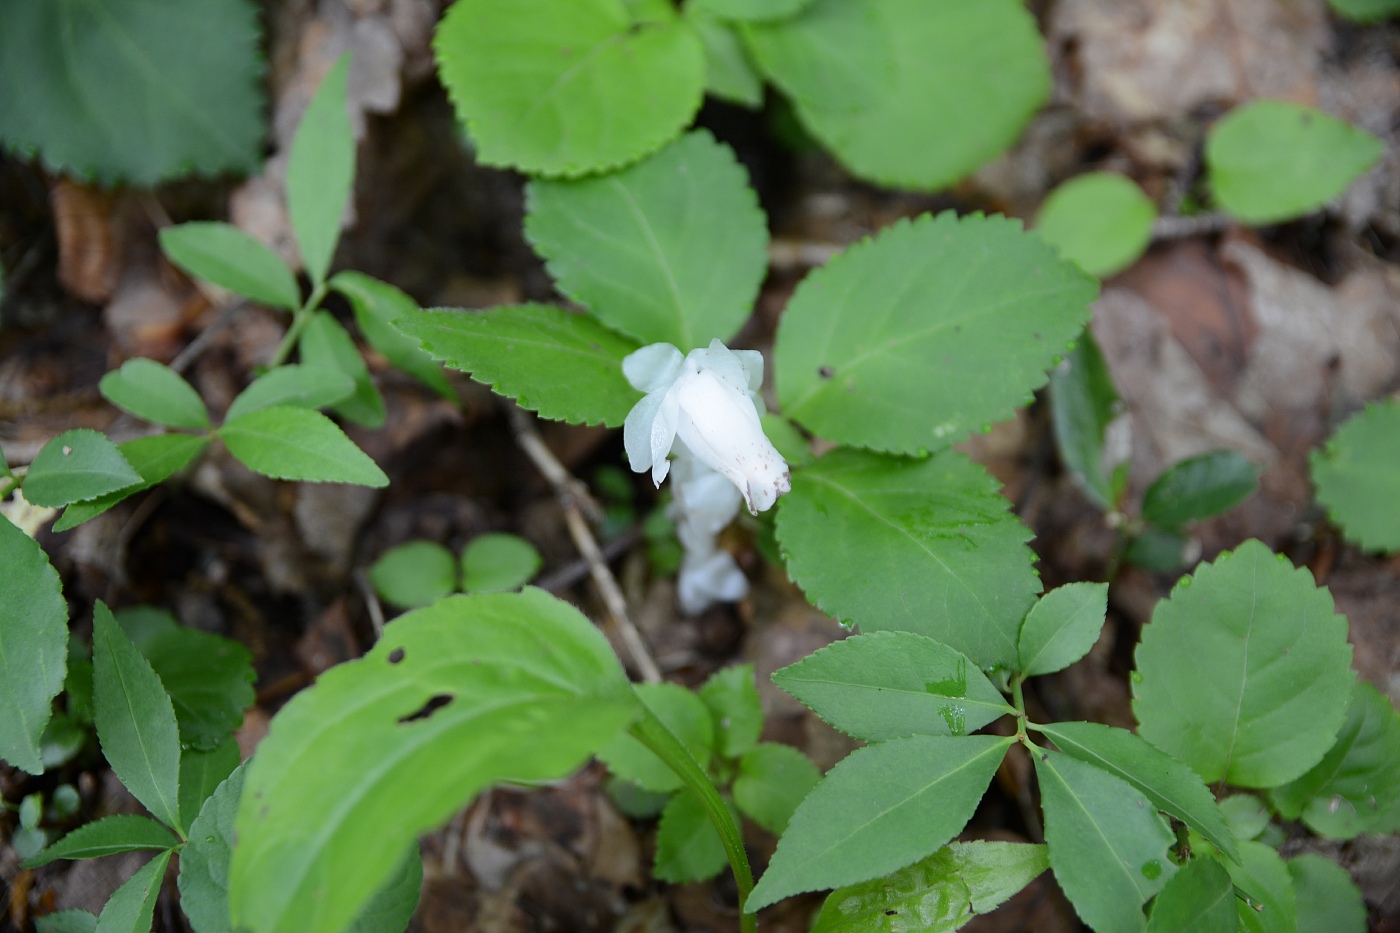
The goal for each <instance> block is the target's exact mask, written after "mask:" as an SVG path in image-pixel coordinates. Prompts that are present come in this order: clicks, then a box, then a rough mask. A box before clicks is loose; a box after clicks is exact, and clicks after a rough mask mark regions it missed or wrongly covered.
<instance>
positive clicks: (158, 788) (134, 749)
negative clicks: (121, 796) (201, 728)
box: [92, 601, 184, 830]
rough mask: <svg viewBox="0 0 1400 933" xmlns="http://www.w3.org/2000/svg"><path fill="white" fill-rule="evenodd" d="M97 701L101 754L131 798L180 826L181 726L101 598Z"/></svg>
mask: <svg viewBox="0 0 1400 933" xmlns="http://www.w3.org/2000/svg"><path fill="white" fill-rule="evenodd" d="M92 663H93V671H92V674H93V680H92V687H93V700H94V704H95V706H96V710H97V738H98V741H99V742H101V744H102V754H104V755H105V756H107V763H108V764H110V765H111V766H112V770H113V771H115V772H116V774H117V777H119V778H121V782H122V783H123V784H125V785H126V789H127V790H129V791H131V793H132V796H134V797H135V798H136V799H137V800H139V801H141V802H142V803H143V804H145V805H146V809H148V810H150V811H151V813H152V814H154V815H155V817H156V818H157V819H159V820H160V821H161V822H163V823H165V825H167V826H170V827H172V828H174V829H176V830H180V829H182V827H183V826H184V824H183V823H182V822H181V820H180V729H179V726H178V725H177V724H176V721H175V709H174V707H173V706H171V703H170V697H169V696H167V695H166V692H165V688H164V687H163V686H162V685H161V682H160V678H159V677H157V676H156V672H155V671H154V670H153V669H152V667H151V665H150V663H149V662H148V661H147V660H146V659H145V658H144V657H142V656H141V652H139V651H137V650H136V646H135V645H133V644H132V643H131V639H129V638H127V637H126V633H124V632H123V631H122V630H121V627H120V626H118V625H117V621H116V619H114V618H112V612H111V610H110V609H108V608H107V607H106V605H104V604H103V603H102V602H100V601H99V602H98V603H97V604H96V605H95V606H94V607H93V620H92Z"/></svg>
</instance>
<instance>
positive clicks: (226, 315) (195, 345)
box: [170, 295, 248, 373]
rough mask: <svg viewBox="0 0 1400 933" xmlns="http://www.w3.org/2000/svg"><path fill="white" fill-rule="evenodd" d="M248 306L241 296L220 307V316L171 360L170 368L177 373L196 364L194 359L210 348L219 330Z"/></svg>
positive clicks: (231, 321) (246, 300)
mask: <svg viewBox="0 0 1400 933" xmlns="http://www.w3.org/2000/svg"><path fill="white" fill-rule="evenodd" d="M205 297H206V298H207V297H208V296H207V295H206V296H205ZM246 307H248V299H246V298H239V299H238V300H237V301H232V302H230V303H228V304H226V305H224V306H223V307H222V308H220V309H219V314H218V316H217V317H215V318H214V320H213V321H211V322H210V323H209V326H208V327H206V328H204V330H202V331H200V332H199V334H198V335H196V336H195V338H194V339H193V340H191V341H190V342H189V344H188V345H187V346H186V347H185V349H183V350H181V351H180V352H179V354H178V355H177V356H176V357H175V359H173V360H171V361H170V368H171V369H173V370H175V371H176V372H177V373H183V372H184V371H185V370H187V369H189V368H190V366H192V365H194V361H195V360H197V359H199V357H200V355H201V354H202V353H204V351H205V350H207V349H209V344H210V343H212V342H213V340H214V338H215V337H216V336H218V333H219V331H221V330H223V329H224V328H225V327H227V326H228V325H229V324H231V323H233V319H234V318H236V317H237V316H238V315H239V314H241V313H242V312H243V309H244V308H246Z"/></svg>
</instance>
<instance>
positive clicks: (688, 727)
mask: <svg viewBox="0 0 1400 933" xmlns="http://www.w3.org/2000/svg"><path fill="white" fill-rule="evenodd" d="M635 689H636V692H637V699H639V700H641V701H642V703H644V704H646V707H647V709H649V710H651V711H652V712H653V713H655V714H656V718H657V719H659V720H661V722H662V724H663V725H665V726H666V728H667V729H670V730H671V733H672V734H673V735H674V736H675V737H676V738H677V739H679V740H680V742H681V744H682V745H684V746H685V747H686V749H687V750H688V751H689V752H690V754H691V756H692V757H694V758H695V761H696V763H697V764H699V765H700V767H701V768H705V767H707V766H708V765H709V763H710V758H711V756H712V755H713V754H714V744H715V733H714V725H713V724H712V723H711V721H710V711H709V709H708V708H707V707H706V706H705V703H704V701H703V700H701V699H700V698H699V697H698V696H696V695H695V694H693V693H691V692H690V691H689V690H687V689H685V688H684V687H682V686H680V685H679V684H670V683H659V684H637V686H636V688H635ZM598 759H599V760H600V761H602V762H603V764H605V765H607V766H608V768H609V770H611V771H612V772H613V774H615V775H617V776H618V777H620V778H622V779H623V780H625V781H633V782H635V783H637V784H640V785H641V786H642V788H643V789H645V790H649V791H657V792H662V793H665V792H670V791H675V790H679V789H680V788H681V787H682V786H683V782H682V780H681V777H680V775H678V774H676V772H675V771H673V770H672V769H671V766H670V765H668V764H666V762H664V761H662V760H661V759H660V758H659V757H657V755H656V753H654V752H652V751H651V750H650V749H648V748H647V747H646V746H645V745H643V744H642V743H641V742H640V741H638V740H637V739H636V738H634V737H633V736H632V735H630V734H629V733H626V732H619V733H618V734H616V735H614V736H613V737H612V738H611V739H609V740H608V741H607V742H606V743H605V744H603V745H602V746H600V747H599V748H598Z"/></svg>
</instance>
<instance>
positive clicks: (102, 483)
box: [24, 428, 141, 509]
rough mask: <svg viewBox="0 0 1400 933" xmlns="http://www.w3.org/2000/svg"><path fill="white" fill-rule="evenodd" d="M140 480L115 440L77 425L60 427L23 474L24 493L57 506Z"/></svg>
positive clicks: (40, 503)
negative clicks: (56, 434)
mask: <svg viewBox="0 0 1400 933" xmlns="http://www.w3.org/2000/svg"><path fill="white" fill-rule="evenodd" d="M140 483H141V475H140V474H139V473H137V472H136V470H135V469H134V468H133V467H132V466H131V464H130V463H128V462H127V460H126V458H125V457H123V456H122V453H121V451H120V450H118V449H117V445H116V444H113V443H112V442H111V441H109V440H108V439H107V438H106V437H105V436H104V435H102V434H99V433H98V432H97V431H93V430H90V429H88V428H79V429H77V430H74V431H64V432H63V433H62V434H60V435H58V437H55V438H54V439H53V440H51V441H49V442H48V443H47V444H45V445H44V446H43V448H42V449H40V451H39V453H38V454H37V455H36V456H35V457H34V462H33V463H31V464H30V465H29V473H28V474H27V475H26V476H25V478H24V497H25V498H26V499H28V500H29V501H30V502H32V503H33V504H34V505H44V506H48V507H50V508H55V509H57V508H62V507H63V506H65V505H69V504H71V503H74V502H85V501H87V500H89V499H96V498H97V497H98V496H105V495H106V494H107V493H110V492H116V491H117V490H118V489H126V488H127V487H129V486H136V485H139V484H140Z"/></svg>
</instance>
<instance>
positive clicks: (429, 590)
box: [369, 541, 457, 609]
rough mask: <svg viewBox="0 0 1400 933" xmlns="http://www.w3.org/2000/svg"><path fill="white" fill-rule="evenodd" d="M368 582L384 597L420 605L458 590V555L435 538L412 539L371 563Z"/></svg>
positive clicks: (410, 605) (409, 606) (403, 604)
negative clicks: (429, 539) (426, 539)
mask: <svg viewBox="0 0 1400 933" xmlns="http://www.w3.org/2000/svg"><path fill="white" fill-rule="evenodd" d="M369 582H370V583H372V584H374V589H375V592H377V593H378V594H379V596H380V598H381V599H384V600H386V601H387V602H391V603H393V604H394V605H395V606H399V607H401V608H403V609H417V608H418V607H420V606H426V605H428V604H430V603H435V602H437V601H438V600H439V599H442V598H443V597H444V596H450V595H451V594H453V593H455V592H457V557H456V555H454V554H453V553H452V552H451V551H449V550H448V549H447V548H445V547H443V546H442V545H441V544H438V543H437V542H436V541H409V542H408V543H406V544H400V545H399V546H398V547H396V548H391V549H389V550H388V551H385V552H384V554H383V555H382V556H381V557H380V558H379V559H378V560H376V561H375V562H374V563H373V564H371V565H370V568H369Z"/></svg>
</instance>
